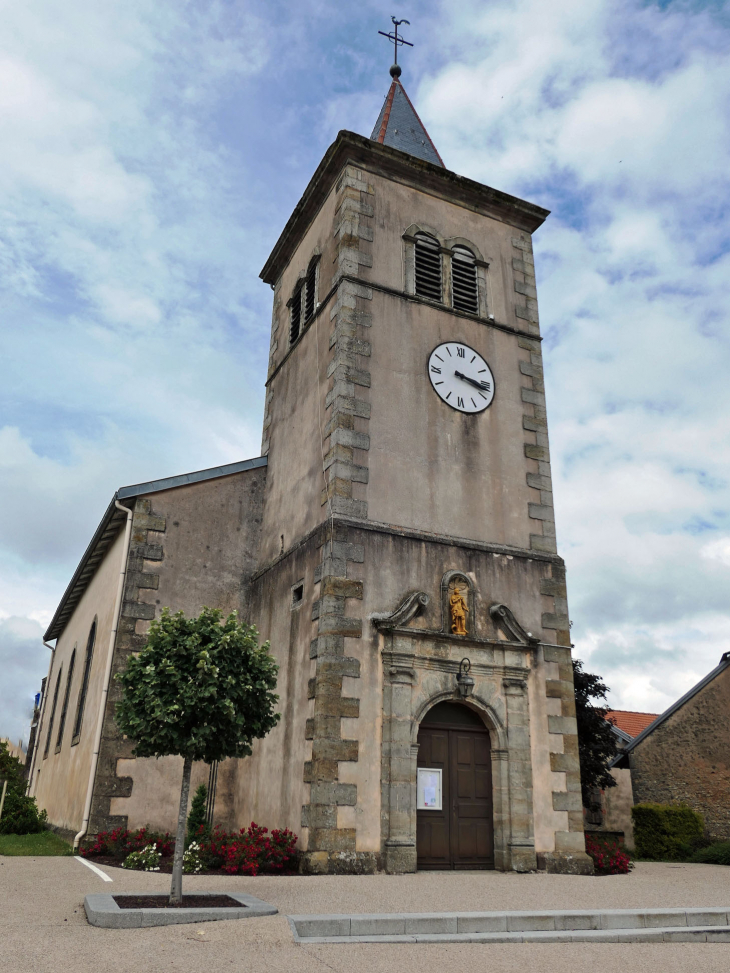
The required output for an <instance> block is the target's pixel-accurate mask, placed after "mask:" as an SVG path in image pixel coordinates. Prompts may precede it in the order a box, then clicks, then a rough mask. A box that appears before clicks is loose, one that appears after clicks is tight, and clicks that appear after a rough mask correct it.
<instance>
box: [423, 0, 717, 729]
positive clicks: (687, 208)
mask: <svg viewBox="0 0 730 973" xmlns="http://www.w3.org/2000/svg"><path fill="white" fill-rule="evenodd" d="M473 12H474V11H473V10H472V9H471V8H468V7H467V8H465V9H464V10H463V15H462V16H457V17H456V18H455V19H454V21H452V23H451V38H452V40H453V39H454V38H458V41H459V43H458V44H454V46H453V47H452V57H451V59H450V61H449V63H448V64H447V65H446V66H445V67H444V69H443V70H442V71H441V72H440V73H439V74H438V76H436V77H432V78H430V79H429V80H428V82H426V83H424V85H423V86H422V95H421V97H420V99H419V105H420V108H421V114H422V116H424V117H425V119H426V122H427V126H428V127H429V130H430V132H431V135H432V136H433V137H434V138H435V141H436V144H437V146H438V147H439V151H440V152H441V153H442V155H443V156H444V158H445V159H446V161H447V164H449V165H452V166H453V167H455V168H456V169H457V170H458V171H461V172H464V173H465V174H467V175H470V176H472V177H474V178H477V179H480V180H482V181H484V182H487V183H488V184H489V185H493V186H496V187H497V188H500V189H505V190H507V191H509V192H515V193H517V194H518V195H522V196H525V197H526V198H528V199H534V200H535V201H536V202H539V203H541V204H543V205H548V206H549V207H551V208H552V209H553V215H552V216H551V217H550V218H549V220H548V221H547V223H546V225H545V226H544V227H543V228H542V229H541V230H540V231H538V233H537V235H536V238H535V243H536V265H537V273H538V290H539V296H540V308H541V321H542V331H543V335H544V336H545V349H544V350H545V359H546V369H547V396H548V411H549V420H550V432H551V451H552V457H553V473H554V488H555V504H556V517H557V528H558V543H559V547H560V550H561V551H562V553H563V554H564V556H565V558H566V562H567V566H568V570H569V573H568V580H569V589H568V590H569V598H570V604H571V614H572V617H573V619H574V622H575V624H574V628H573V637H574V639H575V641H576V654H577V655H578V656H580V657H583V658H584V659H585V660H586V662H587V664H588V665H589V666H590V665H593V664H595V666H596V668H597V671H599V672H601V673H602V674H603V675H604V677H605V678H606V681H607V682H608V683H609V685H610V686H611V687H612V690H613V696H612V699H613V702H614V703H615V704H617V705H624V706H629V707H637V708H639V709H657V710H661V709H664V708H665V707H666V706H667V705H669V704H670V703H671V702H672V701H673V699H674V698H676V697H677V696H678V695H681V693H682V692H684V691H686V690H687V689H688V688H689V687H690V686H691V685H692V684H693V683H694V682H695V681H697V679H699V678H700V677H701V676H702V675H703V674H704V673H705V672H707V671H708V669H710V668H712V667H714V665H716V664H717V661H718V660H719V657H720V654H721V652H722V651H724V650H725V649H726V648H727V637H726V635H725V632H726V630H727V627H728V621H729V620H728V611H727V608H726V603H727V597H726V590H727V578H726V567H725V563H726V562H725V561H724V558H725V556H726V552H727V551H728V550H730V547H728V544H727V540H726V535H727V532H728V529H729V528H730V449H729V448H728V447H729V446H730V443H729V442H728V438H729V435H730V432H729V430H728V425H727V415H728V413H729V412H730V390H729V389H728V385H727V381H726V377H725V376H726V374H727V371H728V366H729V365H730V361H728V359H729V358H730V355H729V354H728V341H727V335H728V329H727V318H728V298H729V297H730V257H729V256H728V246H727V239H726V228H725V227H724V225H723V222H722V219H721V214H722V212H723V207H724V206H726V205H727V200H728V195H729V192H728V190H729V189H730V178H728V172H727V155H728V149H729V148H730V131H729V128H728V118H729V117H730V116H729V113H728V107H729V106H730V76H729V75H728V72H727V50H726V49H727V47H728V44H729V43H730V34H729V33H728V30H727V28H726V27H724V26H723V25H722V24H721V23H720V21H719V19H717V18H714V17H713V16H712V12H711V11H709V10H692V9H690V8H686V7H683V8H679V7H669V8H665V9H660V8H659V7H657V6H650V7H647V6H641V5H639V4H634V3H630V2H624V3H622V4H621V5H620V8H619V9H616V6H615V4H608V3H607V2H606V0H589V2H588V3H585V2H581V3H572V2H564V3H560V4H559V5H558V6H557V7H555V6H554V5H553V6H551V7H545V5H544V4H540V3H537V2H536V0H518V2H517V3H510V4H498V5H497V7H496V8H494V7H493V6H492V7H490V11H489V13H488V15H487V14H486V13H485V14H484V15H483V17H482V18H481V19H477V20H476V21H475V22H474V24H473V25H472V26H470V27H469V28H468V29H467V26H466V24H467V21H468V20H469V19H470V17H471V16H472V14H473ZM619 24H620V25H621V26H620V27H619V26H618V25H619ZM457 52H458V53H457ZM424 96H425V97H424ZM457 103H458V104H460V105H461V106H462V107H464V108H466V106H467V105H468V108H469V110H468V111H467V110H463V111H459V112H455V111H454V110H453V106H454V105H455V104H457ZM718 534H721V535H722V537H721V538H720V539H718V540H715V539H713V538H715V537H717V535H718ZM728 556H729V557H730V555H728ZM661 660H663V662H664V664H661V665H659V667H657V662H658V661H660V662H661Z"/></svg>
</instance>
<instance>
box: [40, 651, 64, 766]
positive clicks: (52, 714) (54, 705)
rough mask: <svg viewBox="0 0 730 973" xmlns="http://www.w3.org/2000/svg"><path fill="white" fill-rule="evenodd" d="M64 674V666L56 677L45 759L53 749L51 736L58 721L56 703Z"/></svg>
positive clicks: (44, 750)
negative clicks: (54, 724) (54, 723)
mask: <svg viewBox="0 0 730 973" xmlns="http://www.w3.org/2000/svg"><path fill="white" fill-rule="evenodd" d="M62 673H63V666H61V668H60V669H59V670H58V675H57V676H56V688H55V689H54V690H53V704H52V705H51V718H50V720H49V721H48V733H47V734H46V745H45V747H44V749H43V757H44V758H45V757H47V756H48V751H49V750H50V748H51V734H52V733H53V722H54V720H55V719H56V703H58V690H59V688H60V686H61V674H62Z"/></svg>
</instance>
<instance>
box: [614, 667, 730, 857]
mask: <svg viewBox="0 0 730 973" xmlns="http://www.w3.org/2000/svg"><path fill="white" fill-rule="evenodd" d="M729 712H730V660H728V664H727V665H726V666H725V668H724V669H723V670H722V671H721V672H719V673H718V675H717V676H716V677H715V678H714V679H713V680H712V681H711V682H710V683H708V684H707V685H706V686H704V687H703V688H702V689H701V690H700V691H699V692H698V693H697V694H696V695H695V696H693V697H692V698H691V699H689V700H688V701H687V702H686V703H685V704H684V706H682V707H681V708H680V709H678V710H677V711H676V712H675V713H672V715H671V716H669V717H668V718H667V719H666V720H665V721H664V722H663V723H661V724H660V725H659V726H658V727H657V728H656V729H655V730H654V731H653V732H652V733H650V734H649V736H647V737H646V738H645V739H644V740H642V741H641V743H639V744H638V745H637V746H636V747H635V748H634V749H633V750H632V751H631V752H630V761H631V780H632V784H633V790H634V801H635V802H636V803H637V804H643V803H646V802H652V803H656V804H687V805H689V807H691V808H693V809H694V810H695V811H699V813H700V814H701V815H702V816H703V817H704V819H705V828H706V830H707V834H708V835H709V836H710V837H712V838H714V839H717V840H728V839H730V721H729V720H728V713H729Z"/></svg>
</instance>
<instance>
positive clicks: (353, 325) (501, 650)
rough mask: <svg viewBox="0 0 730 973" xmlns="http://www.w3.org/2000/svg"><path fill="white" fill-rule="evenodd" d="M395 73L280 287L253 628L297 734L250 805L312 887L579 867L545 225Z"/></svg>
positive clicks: (290, 227)
mask: <svg viewBox="0 0 730 973" xmlns="http://www.w3.org/2000/svg"><path fill="white" fill-rule="evenodd" d="M399 73H400V72H399V71H398V72H393V74H394V76H393V80H392V83H391V85H390V89H389V91H388V94H387V96H386V99H385V102H384V105H383V108H382V110H381V113H380V116H379V118H378V120H377V122H376V124H375V128H374V129H373V133H372V136H371V137H370V138H364V137H362V136H360V135H356V134H354V133H352V132H346V131H343V132H340V133H339V134H338V136H337V138H336V140H335V141H334V142H333V144H332V145H331V146H330V148H329V149H328V150H327V152H326V154H325V156H324V158H323V159H322V162H321V163H320V165H319V167H318V169H317V171H316V172H315V174H314V176H313V177H312V179H311V181H310V183H309V185H308V186H307V188H306V190H305V192H304V195H303V196H302V198H301V200H300V201H299V203H298V204H297V206H296V208H295V210H294V212H293V213H292V216H291V218H290V220H289V222H288V223H287V225H286V227H285V229H284V231H283V233H282V234H281V236H280V238H279V240H278V241H277V243H276V246H275V247H274V250H273V251H272V253H271V255H270V257H269V259H268V260H267V262H266V265H265V267H264V269H263V271H262V273H261V277H262V278H263V280H264V281H265V282H267V283H269V284H270V285H271V286H272V288H273V290H274V305H273V315H272V335H271V353H270V361H269V370H268V378H267V394H266V411H265V418H264V436H263V445H262V453H264V454H265V455H266V456H267V458H268V472H267V481H266V488H265V490H266V494H265V502H264V509H263V522H262V531H261V536H262V542H261V554H260V559H259V567H258V570H257V571H256V573H255V575H254V578H253V581H252V584H251V597H250V605H251V617H252V620H254V621H255V622H256V624H257V625H258V626H259V629H260V630H261V634H262V636H263V637H265V638H268V639H270V640H271V644H272V650H273V651H275V652H276V654H277V655H278V657H279V662H280V679H279V693H280V696H281V701H282V704H281V705H282V716H283V718H282V724H281V727H280V730H278V731H277V733H276V734H272V737H271V738H270V739H269V740H264V741H261V744H260V746H258V748H257V750H256V752H255V753H254V756H253V757H252V758H251V760H250V761H249V762H248V767H249V769H248V770H247V772H246V774H245V775H244V776H245V778H246V780H245V788H246V790H247V792H248V793H251V794H253V795H255V797H254V796H252V797H251V798H250V800H251V802H252V805H251V806H252V807H255V808H256V813H258V814H259V815H260V816H261V817H263V816H264V815H265V814H267V813H268V814H269V820H276V819H282V820H285V821H286V822H287V823H289V826H292V827H295V829H297V830H299V832H300V834H301V843H302V846H303V847H304V848H305V856H304V867H305V869H307V870H309V871H312V872H337V871H351V872H352V871H373V870H375V869H376V868H379V867H383V868H385V869H387V870H388V871H394V872H398V871H413V870H415V869H416V868H474V867H482V868H498V869H516V870H529V869H534V868H535V867H537V866H538V865H541V866H545V867H547V868H548V869H549V870H552V871H574V872H582V871H587V870H589V869H590V867H591V865H590V859H588V857H587V856H586V855H585V850H584V843H583V824H582V806H581V795H580V776H579V764H578V741H577V736H576V721H575V705H574V698H573V676H572V666H571V654H570V635H569V622H568V608H567V600H566V587H565V568H564V565H563V561H562V559H561V558H560V557H559V556H558V554H557V548H556V540H555V524H554V517H553V505H552V486H551V477H550V456H549V449H548V435H547V418H546V410H545V395H544V387H543V372H542V355H541V339H540V328H539V321H538V311H537V296H536V290H535V271H534V264H533V257H532V240H531V237H532V234H533V233H534V232H535V231H536V230H537V229H538V228H539V227H540V225H541V224H542V223H543V221H544V220H545V218H546V217H547V215H548V213H547V211H546V210H544V209H541V208H540V207H539V206H536V205H534V204H532V203H528V202H525V201H524V200H521V199H518V198H515V197H513V196H509V195H507V194H506V193H503V192H500V191H498V190H495V189H491V188H489V187H488V186H484V185H481V184H480V183H477V182H474V181H472V180H470V179H467V178H465V177H463V176H458V175H456V174H455V173H453V172H451V171H450V170H449V169H447V168H446V167H445V165H444V163H443V161H442V160H441V157H440V156H439V154H438V152H437V151H436V148H435V146H434V144H433V142H432V141H431V139H430V137H429V136H428V133H427V132H426V130H425V128H424V126H423V125H422V123H421V121H420V119H419V118H418V115H417V113H416V111H415V109H414V108H413V105H412V104H411V102H410V100H409V98H408V95H407V94H406V92H405V89H404V87H403V85H402V84H401V82H400V77H399ZM274 782H275V783H274Z"/></svg>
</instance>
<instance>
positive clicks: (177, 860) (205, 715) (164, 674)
mask: <svg viewBox="0 0 730 973" xmlns="http://www.w3.org/2000/svg"><path fill="white" fill-rule="evenodd" d="M222 614H223V613H222V612H221V611H219V610H218V609H215V608H204V609H203V610H202V612H201V613H200V615H199V616H198V617H197V618H186V617H185V615H184V614H183V612H181V611H180V612H176V613H175V614H172V613H171V612H170V610H169V609H167V608H165V609H163V611H162V615H161V617H160V618H159V619H156V620H155V621H153V622H152V625H151V626H150V630H149V634H148V636H147V642H146V644H145V647H144V648H143V649H142V651H141V652H140V653H139V655H133V656H130V658H129V660H128V662H127V666H126V668H125V670H124V672H120V673H119V674H118V675H117V677H116V678H117V679H118V680H119V681H120V683H121V684H122V700H121V702H120V703H118V704H117V708H116V721H117V725H118V726H119V728H120V730H121V731H122V733H125V734H126V735H127V736H128V737H129V738H130V739H131V740H133V741H134V742H135V747H134V750H133V751H132V752H133V754H134V756H135V757H165V756H168V755H175V756H181V757H182V758H183V775H182V786H181V788H180V808H179V812H178V820H177V836H176V841H175V854H174V857H173V865H172V885H171V888H170V905H182V866H183V853H184V851H185V820H186V816H187V810H188V798H189V795H190V773H191V770H192V766H193V761H194V760H204V761H205V762H206V763H211V762H212V761H214V760H225V758H226V757H247V756H248V755H249V754H250V753H251V744H252V742H253V740H254V739H257V738H260V737H264V736H266V734H267V733H268V732H269V731H270V730H271V729H273V727H274V726H275V725H276V723H277V722H278V720H279V714H278V713H275V712H274V707H275V705H276V702H277V700H278V698H279V697H278V696H277V695H275V693H274V689H275V688H276V676H277V672H278V666H277V664H276V662H275V661H274V659H273V658H272V656H271V655H269V651H268V650H269V643H268V642H266V643H264V645H261V646H259V644H258V632H257V631H256V629H255V628H254V627H253V626H249V625H243V624H241V623H240V622H239V621H238V617H237V615H236V612H232V613H231V614H230V615H229V616H228V617H227V618H226V619H225V620H224V621H221V618H222Z"/></svg>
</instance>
